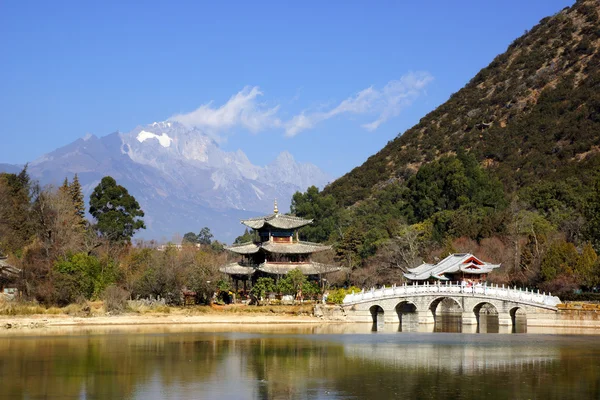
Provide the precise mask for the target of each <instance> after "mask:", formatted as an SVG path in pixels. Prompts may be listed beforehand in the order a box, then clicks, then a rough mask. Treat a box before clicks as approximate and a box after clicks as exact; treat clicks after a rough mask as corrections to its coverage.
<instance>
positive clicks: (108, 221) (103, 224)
mask: <svg viewBox="0 0 600 400" xmlns="http://www.w3.org/2000/svg"><path fill="white" fill-rule="evenodd" d="M90 214H91V215H92V217H94V218H95V219H96V221H97V223H96V225H95V228H96V231H97V232H98V233H99V234H100V235H101V236H103V237H105V238H106V239H108V240H109V241H111V242H114V243H130V241H131V237H132V236H133V235H134V233H135V232H136V231H138V230H140V229H146V226H145V225H144V221H143V220H142V219H140V218H141V217H143V216H144V212H143V211H142V209H141V208H140V205H139V204H138V202H137V201H136V200H135V198H134V197H133V196H132V195H130V194H129V192H128V191H127V189H125V188H124V187H123V186H120V185H117V182H116V181H115V180H114V179H113V178H112V177H110V176H105V177H104V178H102V180H101V181H100V183H99V184H98V186H96V188H95V189H94V192H93V193H92V195H91V196H90Z"/></svg>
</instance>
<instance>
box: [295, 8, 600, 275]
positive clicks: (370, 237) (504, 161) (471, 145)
mask: <svg viewBox="0 0 600 400" xmlns="http://www.w3.org/2000/svg"><path fill="white" fill-rule="evenodd" d="M599 15H600V2H598V1H597V0H586V1H578V2H577V3H575V5H573V6H572V7H570V8H565V9H564V10H562V11H560V12H559V13H557V14H556V15H554V16H551V17H547V18H544V19H543V20H542V21H540V23H539V24H538V25H536V26H535V27H533V28H532V29H531V30H530V31H529V32H526V33H525V34H524V35H523V36H522V37H520V38H518V39H517V40H515V41H514V42H513V43H512V44H510V46H509V47H508V49H507V51H506V52H505V53H503V54H500V55H498V56H497V57H496V58H495V59H494V60H493V61H492V62H491V63H490V64H489V66H487V67H486V68H484V69H482V70H481V71H480V72H479V73H478V74H477V75H476V76H475V77H474V78H473V79H471V81H470V82H469V83H468V84H467V85H466V86H465V87H464V88H462V89H461V90H460V91H458V92H457V93H455V94H453V95H452V96H451V97H450V99H449V100H448V101H446V102H445V103H444V104H442V105H441V106H439V107H438V108H437V109H435V110H434V111H432V112H431V113H429V114H428V115H426V116H425V117H423V118H422V119H421V120H420V121H419V123H418V124H417V125H416V126H414V127H412V128H411V129H409V130H407V131H406V132H404V133H402V134H400V135H398V137H397V138H396V139H394V140H392V141H390V142H389V143H388V144H387V146H385V147H384V148H383V149H382V150H381V151H379V152H378V153H377V154H375V155H373V156H371V157H370V158H369V159H368V160H367V161H366V162H365V163H364V164H363V165H361V166H359V167H357V168H355V169H353V170H352V171H351V172H349V173H348V174H346V175H345V176H343V177H341V178H339V179H338V180H336V181H335V182H333V183H332V184H330V185H329V186H327V187H326V188H325V189H324V190H323V192H322V193H316V192H315V191H314V189H313V191H312V192H311V193H309V192H307V193H305V194H300V193H298V194H296V196H295V197H294V200H293V203H292V211H293V212H296V213H297V214H299V215H303V216H307V217H314V218H316V219H317V223H318V225H317V226H314V227H312V228H311V230H309V231H306V232H305V234H306V235H307V237H312V238H317V239H323V238H328V239H329V241H330V242H332V243H334V244H336V246H337V248H338V257H339V258H340V259H341V260H345V261H346V262H350V263H352V266H356V265H362V266H363V267H365V266H368V265H370V264H373V263H375V264H377V263H376V262H375V261H373V260H376V259H377V256H378V255H379V254H380V253H381V252H382V251H383V250H382V249H384V248H389V246H390V240H389V239H390V238H395V237H397V236H398V233H399V232H405V229H406V227H407V226H409V227H410V226H412V227H413V228H414V227H417V228H418V229H424V230H425V231H426V233H427V235H425V236H427V237H428V241H427V246H425V244H423V245H422V246H421V248H424V247H426V248H427V250H422V251H421V254H420V256H421V257H425V258H431V257H434V255H435V254H436V250H435V249H438V250H437V251H438V255H439V252H440V250H439V249H442V248H444V247H446V248H447V249H449V250H452V249H455V247H456V246H455V244H453V243H454V242H455V241H456V239H457V238H468V239H469V240H471V241H475V242H476V243H477V245H478V246H481V243H482V241H483V240H485V239H488V238H496V239H497V240H498V241H500V242H502V243H504V245H505V246H508V247H510V246H509V245H508V244H507V243H510V242H511V241H512V242H514V241H516V242H517V245H516V247H517V248H516V250H515V249H513V250H511V251H513V252H515V253H517V252H518V256H515V257H513V259H514V260H513V262H512V264H514V265H513V266H512V267H513V269H518V267H519V266H520V267H521V268H522V269H529V268H532V269H535V270H536V273H535V274H533V275H532V274H530V273H527V274H525V275H527V279H537V281H543V280H544V278H543V276H542V274H541V272H540V271H541V265H542V263H543V260H544V256H543V254H542V253H544V252H546V253H547V251H546V250H547V249H544V251H541V250H540V247H539V246H540V244H539V240H538V243H537V246H538V247H537V250H536V251H537V253H536V254H535V255H534V256H533V258H531V257H530V259H529V260H527V257H529V256H527V255H524V254H521V253H523V248H525V247H527V245H528V243H529V241H530V238H529V236H531V235H532V234H533V236H537V234H538V232H535V229H537V230H538V231H540V232H541V231H544V235H545V238H546V239H545V240H546V241H547V243H548V246H550V245H551V243H555V242H556V240H558V239H556V237H561V238H562V239H561V240H564V241H566V242H567V243H571V244H573V246H575V249H576V250H577V251H578V252H579V253H578V254H580V253H581V251H582V248H583V246H584V243H586V242H587V241H590V242H592V243H593V244H594V245H595V246H596V250H598V245H599V244H600V242H599V241H598V240H597V238H596V236H598V235H599V234H598V233H597V232H596V233H594V232H593V229H594V228H593V226H594V225H593V224H594V222H593V215H592V214H590V212H591V211H590V210H591V208H590V205H589V204H590V201H591V200H590V196H592V194H593V193H594V185H595V182H596V180H597V179H598V171H599V167H600V17H599ZM524 213H530V214H527V215H528V216H529V217H528V218H529V219H531V218H534V219H535V218H541V219H539V220H535V221H534V222H531V221H529V220H528V221H529V222H527V223H528V224H529V225H532V224H533V225H536V224H537V225H536V228H535V229H534V230H533V231H532V229H530V230H529V232H526V231H524V230H518V229H517V231H518V232H517V231H515V229H516V228H514V225H515V218H519V216H522V215H523V214H524ZM319 218H320V219H319ZM416 224H420V225H416ZM546 225H547V226H546ZM599 227H600V226H599ZM415 229H416V228H415ZM353 231H356V232H358V235H359V236H360V237H359V238H357V243H358V244H357V245H356V246H355V247H354V248H353V250H352V252H353V253H354V254H353V257H354V258H353V259H352V257H351V258H348V256H347V254H346V252H347V249H345V247H347V246H348V243H346V242H347V237H348V232H350V233H352V232H353ZM532 232H533V233H532ZM511 234H512V236H511ZM515 235H517V236H518V237H519V239H516V238H515ZM350 236H351V235H350ZM421 236H423V235H421ZM551 238H553V239H552V240H550V239H551ZM531 240H534V239H531ZM392 241H393V240H392ZM521 242H524V243H523V244H521ZM453 246H454V247H453ZM473 246H474V245H473ZM507 251H508V250H507ZM523 257H525V261H523ZM536 257H537V258H536ZM496 258H498V257H496ZM384 264H385V262H384ZM404 264H405V265H406V263H404ZM532 266H533V267H535V268H533V267H532ZM381 267H382V264H381V263H380V265H379V269H381ZM513 275H514V271H512V272H511V276H513ZM558 275H560V274H558ZM547 278H549V277H547ZM554 278H556V274H555V276H554ZM509 280H512V278H509ZM549 280H550V279H546V281H549Z"/></svg>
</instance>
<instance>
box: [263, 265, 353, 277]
mask: <svg viewBox="0 0 600 400" xmlns="http://www.w3.org/2000/svg"><path fill="white" fill-rule="evenodd" d="M258 269H259V270H260V271H263V272H266V273H267V274H276V275H285V274H287V273H288V272H290V271H292V270H294V269H299V270H300V271H301V272H302V273H303V274H304V275H318V274H329V273H331V272H337V271H341V270H342V269H343V268H342V267H338V266H337V265H327V264H321V263H315V262H310V263H274V262H264V263H262V264H260V265H259V266H258Z"/></svg>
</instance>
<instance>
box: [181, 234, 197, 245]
mask: <svg viewBox="0 0 600 400" xmlns="http://www.w3.org/2000/svg"><path fill="white" fill-rule="evenodd" d="M182 243H189V244H196V243H198V235H196V234H195V233H194V232H188V233H186V234H185V235H183V240H182Z"/></svg>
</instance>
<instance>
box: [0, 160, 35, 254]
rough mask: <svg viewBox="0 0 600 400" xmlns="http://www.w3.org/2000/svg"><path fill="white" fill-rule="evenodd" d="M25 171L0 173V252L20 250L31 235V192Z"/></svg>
mask: <svg viewBox="0 0 600 400" xmlns="http://www.w3.org/2000/svg"><path fill="white" fill-rule="evenodd" d="M36 188H37V186H36V185H35V184H33V183H32V182H31V180H30V178H29V174H28V173H27V165H26V166H25V167H24V168H23V170H22V171H21V172H20V173H18V174H4V173H2V174H0V254H2V253H13V252H18V251H20V250H21V249H22V248H23V247H24V246H25V245H26V244H27V243H28V242H29V241H30V239H31V238H32V236H33V225H34V222H35V221H34V218H33V215H32V213H31V205H32V192H33V191H34V189H36Z"/></svg>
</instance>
